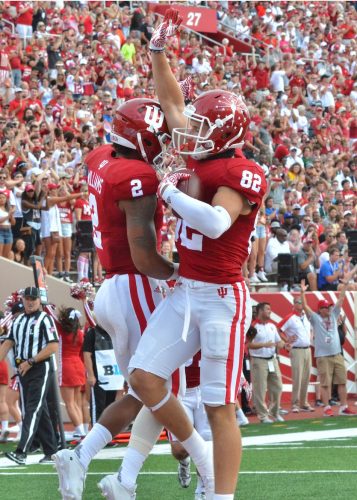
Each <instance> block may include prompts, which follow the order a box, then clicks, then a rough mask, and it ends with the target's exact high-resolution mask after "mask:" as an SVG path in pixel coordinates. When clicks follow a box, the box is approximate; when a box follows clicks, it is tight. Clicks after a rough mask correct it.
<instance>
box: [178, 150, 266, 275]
mask: <svg viewBox="0 0 357 500" xmlns="http://www.w3.org/2000/svg"><path fill="white" fill-rule="evenodd" d="M188 167H189V168H190V169H192V170H194V171H195V174H196V175H197V176H198V177H199V179H200V181H201V183H202V189H203V196H202V198H201V200H202V201H204V202H206V203H209V204H211V202H212V198H213V196H214V195H215V194H216V192H217V189H218V188H219V187H220V186H227V187H230V188H231V189H234V190H235V191H237V192H239V193H240V194H242V196H244V197H245V198H247V200H248V201H250V202H251V203H252V204H253V207H252V211H251V213H250V214H248V215H240V216H239V218H238V219H237V220H236V221H235V222H234V223H233V224H232V226H231V227H230V228H229V229H228V231H226V232H225V233H224V234H223V235H222V236H220V237H219V238H217V239H211V238H208V237H206V236H204V235H203V234H201V233H200V232H199V231H197V230H195V229H192V228H191V227H190V226H189V225H188V224H187V223H186V222H185V221H183V220H182V219H180V218H178V220H177V226H176V234H177V241H176V247H177V250H178V252H179V256H180V276H183V277H185V278H189V279H194V280H199V281H205V282H208V283H235V282H237V281H242V279H243V278H242V266H243V264H244V262H245V260H246V259H247V257H248V253H249V245H250V237H251V234H252V231H253V229H254V226H255V219H256V216H257V213H258V210H259V207H260V205H261V203H262V199H263V196H264V194H265V191H266V188H267V186H266V181H265V176H264V173H263V170H262V169H261V167H259V166H258V165H257V164H256V163H254V162H253V161H250V160H247V159H246V158H245V157H244V156H243V154H242V153H240V157H238V158H221V159H217V160H204V161H196V160H191V159H190V160H189V161H188ZM217 263H219V265H217Z"/></svg>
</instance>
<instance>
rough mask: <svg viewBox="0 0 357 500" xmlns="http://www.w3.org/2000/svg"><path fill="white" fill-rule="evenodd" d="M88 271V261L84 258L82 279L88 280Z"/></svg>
mask: <svg viewBox="0 0 357 500" xmlns="http://www.w3.org/2000/svg"><path fill="white" fill-rule="evenodd" d="M88 271H89V260H88V259H87V258H86V262H85V265H84V271H83V274H84V276H83V278H87V279H88Z"/></svg>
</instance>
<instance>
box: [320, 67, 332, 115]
mask: <svg viewBox="0 0 357 500" xmlns="http://www.w3.org/2000/svg"><path fill="white" fill-rule="evenodd" d="M332 89H333V85H330V84H329V77H328V76H327V75H323V76H322V77H321V82H320V88H319V91H320V95H321V103H322V106H323V107H324V108H325V110H326V111H327V110H328V108H330V107H333V108H334V107H335V98H334V96H333V93H332Z"/></svg>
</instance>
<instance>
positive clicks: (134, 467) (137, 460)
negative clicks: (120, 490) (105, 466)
mask: <svg viewBox="0 0 357 500" xmlns="http://www.w3.org/2000/svg"><path fill="white" fill-rule="evenodd" d="M145 459H146V456H145V455H143V454H142V453H140V452H138V451H137V450H135V449H134V448H127V449H126V450H125V457H124V460H123V462H122V465H121V467H120V469H119V474H118V475H119V480H120V482H121V484H122V485H123V486H124V488H126V489H127V490H129V491H132V490H133V489H134V488H135V485H136V479H137V477H138V474H139V472H140V470H141V468H142V466H143V463H144V462H145Z"/></svg>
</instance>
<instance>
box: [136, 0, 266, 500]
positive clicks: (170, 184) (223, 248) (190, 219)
mask: <svg viewBox="0 0 357 500" xmlns="http://www.w3.org/2000/svg"><path fill="white" fill-rule="evenodd" d="M180 23H181V18H180V17H179V15H178V12H177V11H176V10H174V9H168V10H167V11H166V14H165V18H164V21H163V23H162V24H160V26H159V27H158V28H157V29H156V30H155V32H154V34H153V36H152V38H151V41H150V49H151V54H152V66H153V74H154V81H155V85H156V92H157V95H158V98H159V102H160V105H161V108H162V110H163V111H164V114H165V117H166V121H167V124H168V127H169V131H170V133H171V137H172V141H173V144H174V147H175V149H176V151H177V152H178V154H180V155H181V157H182V158H185V159H187V167H188V169H190V170H192V171H194V172H195V175H196V176H198V178H199V179H200V181H201V184H202V190H203V194H202V197H201V199H200V200H198V199H194V198H192V197H190V196H189V195H188V194H185V193H184V192H181V191H180V190H179V189H177V187H176V185H177V182H178V181H179V180H180V176H179V175H177V174H167V175H166V176H165V177H164V178H163V180H162V181H161V183H160V185H159V189H158V194H159V197H161V198H162V199H163V200H164V201H165V202H166V203H167V204H168V205H170V206H171V208H172V209H173V210H174V211H175V212H176V213H177V214H178V216H179V219H178V223H177V229H176V239H177V241H176V246H177V249H178V252H179V258H180V278H179V279H178V282H177V284H176V287H175V289H174V292H173V293H172V294H171V295H170V296H169V297H168V298H167V299H166V300H165V301H164V302H163V303H161V304H160V305H159V307H158V308H157V309H156V311H155V313H154V314H153V315H152V316H151V318H150V319H149V321H148V326H147V328H146V331H145V335H143V336H142V337H141V339H140V342H139V344H138V347H137V350H136V353H135V354H134V356H133V357H132V359H131V360H130V363H129V372H130V373H131V375H130V383H131V385H132V387H133V388H134V390H135V391H136V392H137V394H138V395H139V397H140V398H141V400H142V401H143V402H144V404H145V405H146V406H147V407H149V408H150V409H151V410H152V412H153V414H154V415H155V417H156V418H157V419H158V420H159V421H160V422H161V423H162V424H163V425H164V426H165V427H166V428H167V429H169V430H170V432H172V433H173V434H174V435H175V436H176V437H177V438H178V439H179V440H180V441H181V443H182V444H183V446H184V447H185V449H186V450H187V452H188V453H189V454H190V455H191V458H192V460H193V461H194V462H195V463H196V466H197V468H198V470H199V472H200V474H201V476H202V478H203V480H205V481H206V484H205V486H206V496H207V499H208V498H213V499H216V500H218V499H226V500H229V499H233V498H234V492H235V490H236V485H237V477H238V472H239V467H240V461H241V436H240V431H239V428H238V426H237V423H236V416H235V406H234V403H235V400H236V397H237V393H238V388H239V381H240V377H241V370H242V359H243V350H244V337H245V332H246V331H247V329H248V327H249V325H250V322H251V316H252V308H251V301H250V297H249V291H248V289H247V287H246V285H245V282H244V280H243V277H242V265H243V263H244V261H245V260H246V258H247V256H248V253H249V242H250V236H251V233H252V231H253V229H254V225H255V220H256V217H257V214H258V211H259V207H260V205H261V203H262V199H263V197H264V194H265V191H266V181H265V176H264V172H263V170H262V169H261V167H260V166H258V165H257V164H256V163H254V162H253V161H249V160H247V159H246V158H245V157H244V155H243V154H242V152H241V151H240V147H241V145H242V143H243V140H244V136H245V133H246V131H247V129H248V126H249V123H250V117H249V113H248V109H247V107H246V105H245V103H244V100H243V99H242V98H241V97H240V96H237V95H236V94H233V93H231V92H228V91H224V90H212V91H209V92H204V93H203V94H201V95H200V96H199V97H198V98H196V99H195V100H194V101H193V102H192V104H189V105H187V106H185V103H184V99H183V96H182V92H181V90H180V87H179V85H178V82H177V81H176V79H175V77H174V75H173V74H172V71H171V69H170V66H169V63H168V60H167V58H166V55H165V52H164V49H165V42H166V40H167V38H168V37H169V36H174V35H176V33H177V32H178V29H179V26H180ZM199 349H201V353H202V358H201V364H200V366H201V392H202V400H203V402H204V403H205V406H206V411H207V414H208V418H209V422H210V425H211V429H212V435H213V443H214V445H213V449H214V476H215V478H214V483H215V484H214V485H213V478H211V481H209V480H207V478H205V473H206V472H207V474H208V473H209V472H208V468H207V466H206V465H205V463H204V461H205V457H206V456H207V452H208V450H207V445H206V443H205V442H204V441H203V440H202V439H200V436H198V434H197V432H196V431H195V430H194V429H193V427H192V424H191V423H190V422H189V420H188V419H187V417H186V414H185V412H184V410H183V409H182V406H181V405H180V403H179V402H178V401H177V399H176V398H175V397H174V396H172V395H171V394H170V392H169V391H168V390H167V388H166V386H165V381H166V380H168V379H169V377H170V376H171V374H172V373H173V372H174V370H175V369H176V368H177V367H179V366H181V365H183V364H184V363H185V362H186V361H187V360H188V359H189V358H192V357H193V355H194V354H195V353H196V352H197V351H198V350H199ZM210 490H211V491H210Z"/></svg>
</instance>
